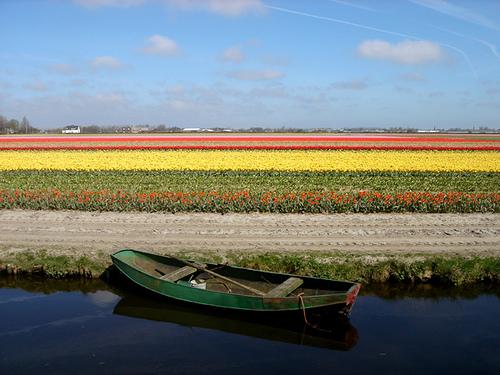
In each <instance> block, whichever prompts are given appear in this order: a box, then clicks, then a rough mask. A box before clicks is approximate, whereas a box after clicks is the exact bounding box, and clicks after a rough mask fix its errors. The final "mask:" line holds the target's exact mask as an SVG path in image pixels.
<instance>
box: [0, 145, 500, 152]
mask: <svg viewBox="0 0 500 375" xmlns="http://www.w3.org/2000/svg"><path fill="white" fill-rule="evenodd" d="M0 150H5V151H16V150H18V151H29V150H32V151H44V150H45V151H50V150H68V151H78V150H79V151H87V150H359V151H367V150H379V151H390V150H394V151H398V150H407V151H500V146H415V145H401V146H400V145H394V146H387V145H384V146H362V145H352V146H351V145H79V146H68V145H63V146H39V145H32V146H18V147H17V146H15V147H2V146H0Z"/></svg>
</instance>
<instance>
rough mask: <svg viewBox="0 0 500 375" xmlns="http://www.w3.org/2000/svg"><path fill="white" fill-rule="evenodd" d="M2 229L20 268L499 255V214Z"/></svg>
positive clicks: (109, 217)
mask: <svg viewBox="0 0 500 375" xmlns="http://www.w3.org/2000/svg"><path fill="white" fill-rule="evenodd" d="M0 227H1V228H2V230H1V231H0V265H1V264H2V263H3V264H4V265H5V264H7V263H9V264H11V265H14V266H17V267H20V269H21V270H23V264H22V263H23V262H24V261H26V260H28V261H29V264H32V265H33V264H36V259H37V256H38V255H37V253H39V252H43V255H44V256H50V257H59V256H63V257H66V258H70V259H80V258H82V257H84V258H86V259H89V260H90V261H92V262H97V263H99V264H100V265H101V266H105V265H106V264H109V262H110V259H109V254H111V253H113V252H116V251H118V250H120V249H123V248H134V249H141V250H146V251H153V252H160V253H177V254H179V253H185V254H186V256H189V257H194V258H196V256H200V257H203V256H205V257H208V258H214V257H216V258H217V259H218V260H227V259H228V258H229V259H230V258H231V256H233V259H234V256H236V257H247V258H248V257H249V256H253V255H255V254H264V253H266V254H278V255H292V256H294V255H297V256H302V257H303V256H304V255H306V256H312V257H316V258H317V259H320V260H319V262H320V263H321V262H324V261H325V257H327V258H328V259H329V260H328V262H330V261H332V262H333V263H346V262H349V261H350V260H352V259H355V260H358V261H359V260H360V259H361V260H362V261H363V262H364V264H374V263H377V262H378V263H380V262H381V261H387V260H391V259H397V260H399V261H402V262H407V261H410V262H412V261H421V260H425V259H428V258H430V257H440V258H444V259H453V258H462V259H464V258H471V257H473V258H492V259H498V258H499V257H500V215H499V214H349V215H342V214H339V215H290V214H287V215H276V214H226V215H220V214H197V213H184V214H161V213H158V214H150V213H116V212H82V211H24V210H3V211H0ZM26 253H29V254H35V255H34V259H32V258H33V257H31V258H30V257H28V258H26V257H24V258H22V256H24V255H23V254H26ZM20 256H21V258H20ZM23 259H24V260H23ZM52 261H53V259H52V260H51V262H52ZM80 263H81V262H80ZM80 263H77V264H80ZM497 263H498V262H497ZM82 264H84V263H82ZM24 267H26V266H24ZM53 267H54V269H56V270H57V267H62V269H61V270H60V271H61V272H64V267H65V266H64V265H62V266H58V265H57V264H54V265H53ZM67 267H68V268H69V267H70V266H67ZM71 267H74V264H73V265H72V266H71ZM78 267H80V266H78ZM425 267H428V268H429V270H426V269H422V270H419V271H418V272H420V274H422V275H427V274H429V272H431V271H432V269H433V267H434V266H433V265H432V264H431V265H426V266H425ZM455 268H456V267H455ZM494 268H495V269H496V266H494ZM384 272H385V271H384ZM412 272H413V271H412ZM493 273H494V274H495V275H496V274H497V273H499V274H500V272H496V271H494V272H493ZM489 274H491V272H490V271H488V272H487V275H486V277H489V276H488V275H489ZM354 276H356V274H354ZM387 277H389V276H387ZM409 277H410V278H412V276H409ZM418 277H420V276H418ZM423 277H424V278H425V277H426V276H423ZM478 277H480V278H482V277H484V275H481V276H478ZM496 277H497V276H493V278H496Z"/></svg>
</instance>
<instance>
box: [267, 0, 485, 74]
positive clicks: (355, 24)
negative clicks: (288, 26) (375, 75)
mask: <svg viewBox="0 0 500 375" xmlns="http://www.w3.org/2000/svg"><path fill="white" fill-rule="evenodd" d="M262 6H263V7H264V8H267V9H271V10H275V11H277V12H282V13H288V14H294V15H297V16H303V17H309V18H314V19H317V20H322V21H327V22H333V23H338V24H341V25H347V26H352V27H357V28H359V29H364V30H370V31H375V32H378V33H383V34H388V35H394V36H400V37H402V38H408V39H412V40H422V39H423V38H420V37H418V36H415V35H410V34H404V33H399V32H397V31H391V30H386V29H381V28H378V27H373V26H369V25H364V24H361V23H356V22H350V21H345V20H342V19H339V18H332V17H325V16H319V15H317V14H312V13H306V12H299V11H296V10H293V9H288V8H281V7H276V6H273V5H267V4H262ZM438 44H439V45H441V46H443V47H446V48H449V49H451V50H453V51H455V52H457V53H458V54H460V55H462V57H463V58H464V60H465V61H466V63H467V64H468V65H469V68H470V70H471V71H472V74H474V76H475V77H476V78H477V72H476V69H475V68H474V65H472V62H471V60H470V58H469V56H468V55H467V54H466V53H465V52H464V51H463V50H461V49H460V48H458V47H455V46H452V45H450V44H446V43H440V42H438Z"/></svg>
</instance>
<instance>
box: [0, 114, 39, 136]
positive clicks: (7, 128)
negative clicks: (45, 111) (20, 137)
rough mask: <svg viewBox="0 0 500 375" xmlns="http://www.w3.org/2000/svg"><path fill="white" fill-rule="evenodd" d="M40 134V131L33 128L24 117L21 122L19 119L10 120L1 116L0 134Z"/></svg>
mask: <svg viewBox="0 0 500 375" xmlns="http://www.w3.org/2000/svg"><path fill="white" fill-rule="evenodd" d="M34 133H40V129H37V128H35V127H33V126H31V124H30V122H29V121H28V119H27V118H26V116H25V117H23V118H22V119H21V121H19V120H17V119H14V118H13V119H10V120H9V119H8V118H7V117H5V116H2V115H0V134H34Z"/></svg>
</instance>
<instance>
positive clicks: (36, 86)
mask: <svg viewBox="0 0 500 375" xmlns="http://www.w3.org/2000/svg"><path fill="white" fill-rule="evenodd" d="M23 87H24V88H25V89H27V90H31V91H37V92H45V91H48V90H49V87H48V86H47V84H46V83H45V82H42V81H34V82H29V83H27V84H25V85H24V86H23Z"/></svg>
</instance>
